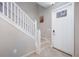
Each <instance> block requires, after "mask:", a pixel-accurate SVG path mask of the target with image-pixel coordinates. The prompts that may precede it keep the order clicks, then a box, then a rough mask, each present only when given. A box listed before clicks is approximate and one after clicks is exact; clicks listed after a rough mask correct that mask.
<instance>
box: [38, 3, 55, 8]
mask: <svg viewBox="0 0 79 59" xmlns="http://www.w3.org/2000/svg"><path fill="white" fill-rule="evenodd" d="M37 4H38V5H40V6H42V7H44V8H47V7H50V6H51V5H52V4H55V2H37Z"/></svg>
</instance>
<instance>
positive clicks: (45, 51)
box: [28, 44, 71, 57]
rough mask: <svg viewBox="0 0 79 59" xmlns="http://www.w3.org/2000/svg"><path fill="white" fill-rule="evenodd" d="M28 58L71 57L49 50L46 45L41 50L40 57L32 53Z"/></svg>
mask: <svg viewBox="0 0 79 59" xmlns="http://www.w3.org/2000/svg"><path fill="white" fill-rule="evenodd" d="M28 57H71V56H69V55H67V54H65V53H63V52H60V51H58V50H56V49H54V48H51V47H50V46H49V45H48V44H47V46H45V47H44V48H42V51H41V53H40V55H38V54H36V53H33V54H31V55H30V56H28Z"/></svg>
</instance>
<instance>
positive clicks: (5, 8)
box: [0, 2, 40, 52]
mask: <svg viewBox="0 0 79 59" xmlns="http://www.w3.org/2000/svg"><path fill="white" fill-rule="evenodd" d="M0 18H2V19H3V20H5V21H6V22H8V23H9V24H10V25H12V26H14V27H16V29H19V30H20V31H21V32H23V33H25V34H26V35H27V36H29V37H31V38H32V39H34V40H35V45H36V44H37V46H36V49H37V50H38V51H37V52H39V51H40V45H39V44H40V43H38V41H39V40H40V38H39V37H40V32H39V33H38V31H39V30H38V29H37V21H36V20H35V21H33V20H32V19H31V18H30V17H29V16H28V15H27V14H26V12H24V11H23V10H22V9H21V8H20V7H19V6H18V5H17V4H16V3H14V2H0ZM39 42H40V41H39Z"/></svg>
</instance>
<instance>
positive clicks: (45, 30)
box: [38, 6, 52, 39]
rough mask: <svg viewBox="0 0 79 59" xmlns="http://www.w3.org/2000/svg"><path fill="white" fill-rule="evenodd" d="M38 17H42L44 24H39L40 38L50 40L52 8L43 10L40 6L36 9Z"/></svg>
mask: <svg viewBox="0 0 79 59" xmlns="http://www.w3.org/2000/svg"><path fill="white" fill-rule="evenodd" d="M38 11H39V17H40V16H44V23H39V25H40V29H41V35H42V37H45V38H47V39H49V38H51V37H50V36H51V16H52V15H51V14H52V12H51V11H52V7H49V8H43V7H41V6H39V7H38Z"/></svg>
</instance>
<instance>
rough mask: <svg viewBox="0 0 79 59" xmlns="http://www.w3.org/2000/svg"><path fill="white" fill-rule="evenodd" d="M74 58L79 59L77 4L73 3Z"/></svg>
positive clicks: (78, 11) (78, 16)
mask: <svg viewBox="0 0 79 59" xmlns="http://www.w3.org/2000/svg"><path fill="white" fill-rule="evenodd" d="M74 9H75V10H74V11H75V14H74V15H75V19H74V20H75V56H77V57H79V2H78V3H75V8H74Z"/></svg>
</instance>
